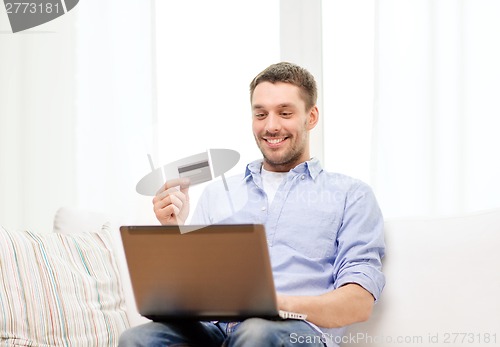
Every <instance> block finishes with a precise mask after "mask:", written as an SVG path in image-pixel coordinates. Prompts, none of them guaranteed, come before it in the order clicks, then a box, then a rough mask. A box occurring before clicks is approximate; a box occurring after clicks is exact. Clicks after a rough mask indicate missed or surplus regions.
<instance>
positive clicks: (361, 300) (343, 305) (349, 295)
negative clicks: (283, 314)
mask: <svg viewBox="0 0 500 347" xmlns="http://www.w3.org/2000/svg"><path fill="white" fill-rule="evenodd" d="M373 303H374V299H373V296H372V295H371V294H370V293H369V292H368V291H367V290H366V289H364V288H363V287H361V286H359V285H357V284H354V283H350V284H346V285H345V286H342V287H340V288H338V289H335V290H333V291H331V292H329V293H326V294H323V295H318V296H288V295H278V307H279V308H280V309H281V310H285V311H292V312H299V313H305V314H307V320H308V321H310V322H311V323H314V324H316V325H317V326H320V327H324V328H338V327H342V326H345V325H349V324H352V323H356V322H362V321H365V320H367V319H368V318H369V317H370V315H371V312H372V309H373Z"/></svg>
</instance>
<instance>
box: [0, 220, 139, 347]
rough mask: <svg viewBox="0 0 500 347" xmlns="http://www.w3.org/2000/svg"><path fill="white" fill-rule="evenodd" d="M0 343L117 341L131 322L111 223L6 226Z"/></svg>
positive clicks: (1, 244)
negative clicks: (63, 230) (83, 228)
mask: <svg viewBox="0 0 500 347" xmlns="http://www.w3.org/2000/svg"><path fill="white" fill-rule="evenodd" d="M0 285H1V287H0V344H2V345H4V344H6V345H9V346H54V347H57V346H81V347H89V346H95V347H99V346H115V345H117V342H118V338H119V336H120V334H121V333H122V332H123V331H124V330H125V329H127V328H128V327H129V322H128V319H127V314H126V306H125V301H124V296H123V291H122V286H121V283H120V276H119V272H118V268H117V265H116V262H115V260H114V256H113V253H112V247H111V236H110V232H109V230H108V227H107V226H104V227H103V229H102V231H101V232H99V233H78V234H58V233H43V234H37V233H33V232H29V231H8V230H5V229H4V228H1V227H0Z"/></svg>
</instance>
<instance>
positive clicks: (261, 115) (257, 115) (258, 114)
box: [255, 113, 266, 118]
mask: <svg viewBox="0 0 500 347" xmlns="http://www.w3.org/2000/svg"><path fill="white" fill-rule="evenodd" d="M265 116H266V115H265V114H264V113H256V114H255V117H257V118H264V117H265Z"/></svg>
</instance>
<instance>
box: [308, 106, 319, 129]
mask: <svg viewBox="0 0 500 347" xmlns="http://www.w3.org/2000/svg"><path fill="white" fill-rule="evenodd" d="M308 116H309V117H308V120H307V130H312V129H313V128H314V127H315V126H316V124H318V122H319V110H318V106H316V105H314V106H313V107H311V110H310V111H309V115H308Z"/></svg>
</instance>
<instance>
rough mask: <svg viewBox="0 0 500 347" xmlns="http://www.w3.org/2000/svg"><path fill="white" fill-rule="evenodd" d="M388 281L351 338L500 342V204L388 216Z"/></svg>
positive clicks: (354, 341)
mask: <svg viewBox="0 0 500 347" xmlns="http://www.w3.org/2000/svg"><path fill="white" fill-rule="evenodd" d="M385 237H386V246H387V255H386V257H385V259H384V262H383V265H384V273H385V275H386V280H387V281H386V286H385V289H384V292H383V294H382V297H381V298H380V300H379V302H378V303H377V304H376V305H375V308H374V311H373V314H372V317H371V318H370V319H369V320H368V321H367V322H364V323H359V324H353V325H352V326H350V327H349V331H348V334H347V336H346V338H345V342H346V343H345V344H343V345H346V346H350V345H353V346H354V345H355V346H357V347H364V346H371V347H382V346H384V347H386V346H391V345H392V346H491V345H495V346H496V345H500V210H492V211H484V212H480V213H475V214H470V215H467V216H461V217H453V218H434V219H429V218H419V219H405V220H393V221H386V225H385Z"/></svg>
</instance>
